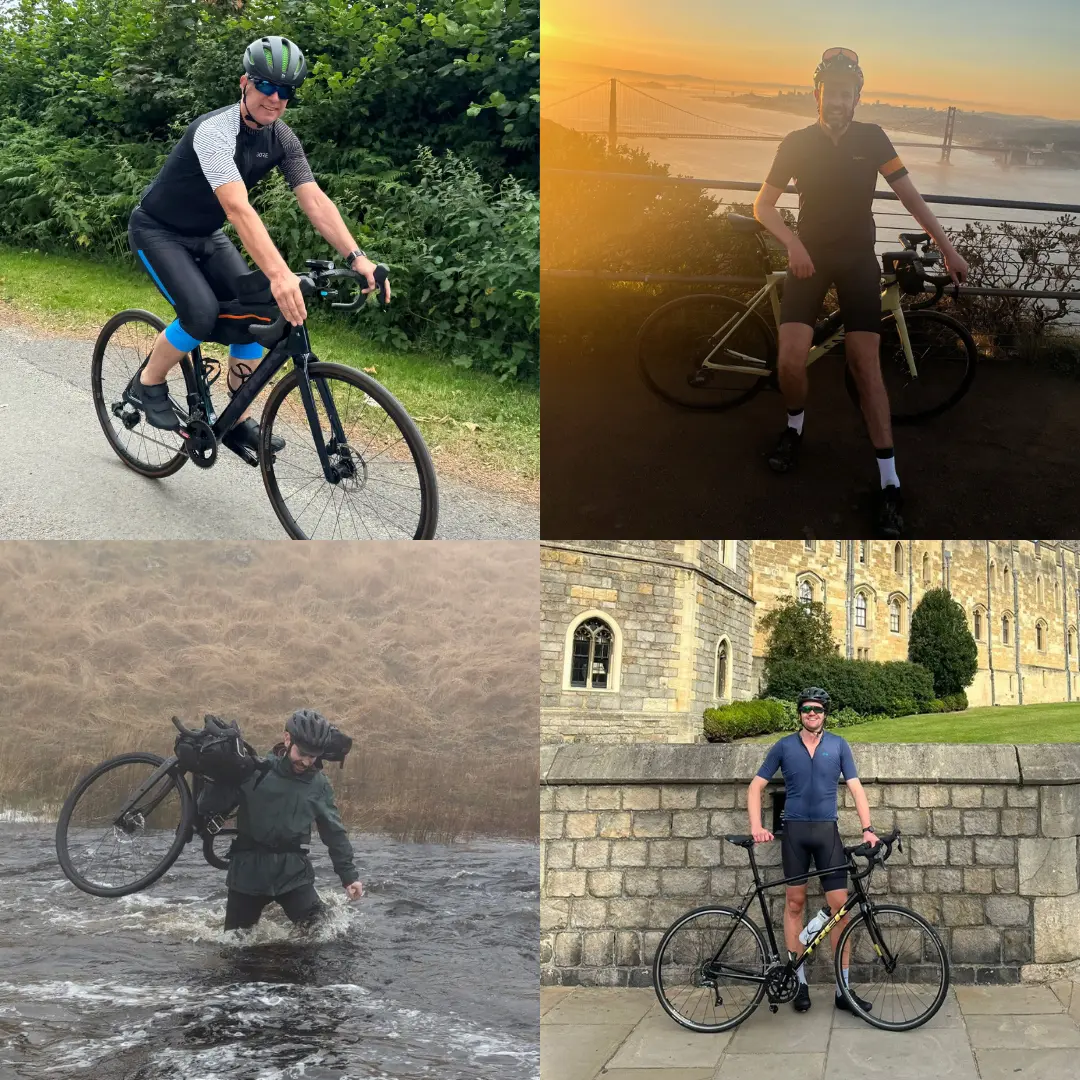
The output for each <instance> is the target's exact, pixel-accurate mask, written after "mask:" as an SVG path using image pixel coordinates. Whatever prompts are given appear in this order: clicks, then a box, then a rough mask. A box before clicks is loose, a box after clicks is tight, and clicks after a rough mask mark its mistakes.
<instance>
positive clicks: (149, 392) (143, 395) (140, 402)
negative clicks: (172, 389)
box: [124, 373, 180, 431]
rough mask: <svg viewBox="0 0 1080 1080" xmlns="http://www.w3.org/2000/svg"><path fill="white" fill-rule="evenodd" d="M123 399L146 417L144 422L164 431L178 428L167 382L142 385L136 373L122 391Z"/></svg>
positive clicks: (178, 421)
mask: <svg viewBox="0 0 1080 1080" xmlns="http://www.w3.org/2000/svg"><path fill="white" fill-rule="evenodd" d="M124 400H125V401H126V402H127V403H128V404H129V405H134V406H135V408H136V409H138V410H139V411H140V412H141V413H142V414H143V415H144V416H145V417H146V422H147V423H148V424H149V425H150V426H151V427H156V428H161V429H162V430H164V431H179V430H180V417H178V416H177V415H176V410H175V409H173V407H172V402H171V401H169V386H168V383H155V384H154V385H153V386H144V385H143V384H142V383H141V382H139V375H138V373H136V375H135V378H134V379H132V380H131V382H129V383H128V386H127V389H126V390H125V391H124Z"/></svg>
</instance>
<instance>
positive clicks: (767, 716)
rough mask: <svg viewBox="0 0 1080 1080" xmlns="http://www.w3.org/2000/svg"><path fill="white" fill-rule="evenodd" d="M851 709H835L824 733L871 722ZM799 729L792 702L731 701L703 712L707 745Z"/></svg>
mask: <svg viewBox="0 0 1080 1080" xmlns="http://www.w3.org/2000/svg"><path fill="white" fill-rule="evenodd" d="M873 719H874V717H873V716H868V715H864V714H862V713H858V712H856V711H855V710H854V709H846V708H845V709H837V710H836V712H834V713H830V714H829V719H828V721H827V723H826V730H829V729H830V728H843V727H852V726H854V725H855V724H865V723H866V721H867V720H873ZM800 727H802V724H801V722H800V720H799V716H798V713H797V712H796V710H795V703H794V702H793V701H781V700H778V699H776V698H757V699H755V700H753V701H733V702H732V703H731V704H730V705H721V706H720V707H719V708H716V709H706V710H705V723H704V730H705V736H706V738H707V739H708V740H709V742H723V743H726V742H734V740H736V739H748V738H752V737H753V736H754V735H771V734H772V733H773V732H776V731H798V730H799V728H800Z"/></svg>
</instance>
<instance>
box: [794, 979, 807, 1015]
mask: <svg viewBox="0 0 1080 1080" xmlns="http://www.w3.org/2000/svg"><path fill="white" fill-rule="evenodd" d="M794 1004H795V1011H796V1012H806V1010H807V1009H809V1008H810V987H809V986H807V985H806V983H799V992H798V993H797V994H796V995H795V1002H794Z"/></svg>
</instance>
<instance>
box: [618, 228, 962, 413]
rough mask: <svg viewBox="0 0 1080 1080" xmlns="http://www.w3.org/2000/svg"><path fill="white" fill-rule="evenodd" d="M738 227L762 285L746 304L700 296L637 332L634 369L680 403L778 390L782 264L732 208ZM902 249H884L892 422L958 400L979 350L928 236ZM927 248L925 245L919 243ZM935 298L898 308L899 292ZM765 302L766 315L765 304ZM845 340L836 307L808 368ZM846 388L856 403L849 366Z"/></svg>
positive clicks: (884, 355)
mask: <svg viewBox="0 0 1080 1080" xmlns="http://www.w3.org/2000/svg"><path fill="white" fill-rule="evenodd" d="M727 220H728V223H729V224H730V225H731V228H732V229H733V230H734V231H735V232H737V233H744V234H748V235H752V236H753V237H754V239H755V255H756V258H757V263H758V269H759V270H760V271H761V272H762V274H763V275H764V277H765V282H764V284H763V285H762V287H761V288H760V289H759V290H758V291H757V292H756V293H755V294H754V296H753V297H751V299H750V300H749V301H748V302H747V303H745V304H743V303H740V302H739V301H738V300H735V299H732V297H730V296H722V295H720V294H718V293H700V294H695V295H692V296H682V297H679V298H678V299H676V300H671V301H669V302H668V303H666V304H664V305H662V306H661V307H659V308H657V309H656V311H654V312H653V313H652V314H651V315H650V316H649V317H648V318H647V319H646V320H645V322H644V323H643V324H642V326H641V329H640V331H639V332H638V366H639V369H640V371H641V375H642V377H643V379H644V381H645V384H646V385H647V386H648V387H649V389H650V390H652V391H653V392H654V393H655V394H658V395H659V396H660V397H662V398H663V399H664V400H665V401H669V402H671V403H672V404H674V405H681V406H683V407H684V408H689V409H709V410H713V411H717V412H718V411H721V410H724V409H731V408H734V407H735V406H736V405H741V404H743V403H744V402H746V401H749V400H750V399H751V398H752V397H753V396H754V395H755V394H756V393H758V391H759V390H762V389H763V388H765V387H770V388H772V389H779V383H778V381H777V376H776V359H777V336H778V333H779V326H780V299H779V296H780V290H781V289H782V288H783V285H784V281H785V279H786V276H787V274H786V271H784V270H773V269H772V268H771V265H770V263H769V254H768V249H767V248H766V246H765V237H764V228H765V227H764V226H763V225H762V224H761V223H760V222H759V221H756V220H755V219H754V218H750V217H746V216H744V215H741V214H728V215H727ZM900 242H901V243H902V245H903V250H902V251H887V252H885V253H884V254H882V256H881V265H882V283H883V286H884V287H883V289H882V292H881V345H880V356H881V374H882V378H883V379H884V381H885V388H886V390H887V391H888V394H889V404H890V407H891V411H892V419H893V423H895V424H904V423H912V422H914V421H917V420H926V419H929V418H930V417H932V416H937V415H939V414H940V413H943V412H944V411H945V410H946V409H949V408H951V407H952V406H953V405H955V404H956V403H957V402H958V401H959V400H960V399H961V398H962V397H963V396H964V395H965V394H966V393H967V392H968V390H969V389H970V388H971V382H972V379H974V378H975V365H976V362H977V361H978V358H979V354H978V350H977V349H976V347H975V342H974V340H973V339H972V337H971V334H970V333H969V332H968V329H967V327H965V326H964V324H963V323H961V322H959V321H958V320H957V319H954V318H953V317H952V316H951V315H946V314H945V313H944V312H941V311H927V310H922V309H925V308H930V307H933V306H934V305H935V304H937V303H938V302H939V301H940V300H941V298H942V296H943V295H944V292H945V287H946V286H947V285H948V284H949V281H950V278H949V276H948V275H941V274H932V273H930V272H929V268H930V267H932V266H933V265H934V264H936V263H938V262H940V261H941V253H940V252H938V251H936V250H933V249H932V248H931V247H930V237H929V236H928V235H927V234H926V233H901V234H900ZM920 244H921V245H922V251H921V252H920V251H919V245H920ZM927 283H929V285H930V286H931V287H932V288H933V290H934V295H933V296H932V297H930V298H929V299H924V300H922V301H920V302H919V303H915V304H910V305H908V306H902V305H901V293H905V294H907V295H909V296H915V295H920V294H924V293H926V292H928V291H929V290H928V288H927ZM766 301H767V302H768V312H769V314H771V316H772V321H771V322H770V321H769V320H768V319H766V318H765V316H764V315H763V314H762V312H761V311H760V310H759V309H760V308H761V307H762V306H764V305H765V304H766ZM843 340H844V323H843V318H842V317H841V315H840V312H839V311H835V312H833V313H832V314H831V315H829V316H828V317H827V318H825V319H823V320H821V321H820V322H819V323H818V324H817V325H816V326H815V327H814V334H813V338H812V342H811V348H810V353H809V355H808V356H807V360H806V366H807V367H809V366H810V365H811V364H812V363H814V361H816V360H818V359H820V358H821V357H822V356H824V355H825V354H826V353H828V352H830V351H831V350H833V349H835V348H836V347H837V346H838V345H839V344H840V343H841V342H842V341H843ZM845 385H846V386H847V390H848V393H849V395H850V396H851V399H852V400H853V401H854V402H855V403H856V404H858V402H859V390H858V387H857V385H856V383H855V379H854V377H853V376H852V374H851V368H850V367H845Z"/></svg>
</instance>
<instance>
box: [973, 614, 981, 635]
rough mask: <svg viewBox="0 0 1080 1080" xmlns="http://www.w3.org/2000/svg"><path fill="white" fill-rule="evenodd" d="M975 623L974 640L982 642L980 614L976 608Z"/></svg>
mask: <svg viewBox="0 0 1080 1080" xmlns="http://www.w3.org/2000/svg"><path fill="white" fill-rule="evenodd" d="M974 622H975V640H976V641H982V612H981V611H980V610H979V609H978V608H976V609H975V615H974Z"/></svg>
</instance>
